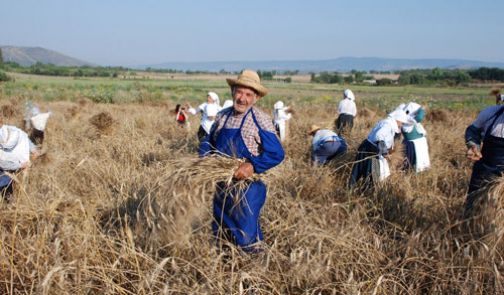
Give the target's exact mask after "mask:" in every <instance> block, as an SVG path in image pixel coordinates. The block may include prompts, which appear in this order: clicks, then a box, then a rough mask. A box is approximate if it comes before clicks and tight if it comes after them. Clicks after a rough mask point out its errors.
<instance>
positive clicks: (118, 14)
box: [0, 0, 504, 65]
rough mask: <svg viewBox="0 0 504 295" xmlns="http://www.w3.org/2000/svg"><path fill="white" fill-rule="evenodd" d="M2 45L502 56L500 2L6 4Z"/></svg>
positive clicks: (195, 55)
mask: <svg viewBox="0 0 504 295" xmlns="http://www.w3.org/2000/svg"><path fill="white" fill-rule="evenodd" d="M0 45H18V46H42V47H46V48H49V49H53V50H56V51H59V52H61V53H64V54H67V55H70V56H73V57H77V58H80V59H83V60H86V61H89V62H92V63H96V64H102V65H118V64H123V65H137V64H151V63H161V62H177V61H237V60H292V59H303V60H307V59H308V60H311V59H327V58H337V57H342V56H355V57H369V56H372V57H398V58H462V59H475V60H481V61H495V62H504V1H502V0H479V1H474V0H402V1H400V0H381V1H378V0H365V1H351V0H346V1H337V0H333V1H330V0H327V1H317V0H311V1H308V0H306V1H284V0H277V1H275V0H268V1H266V0H264V1H263V0H253V1H219V0H214V1H211V0H207V1H203V0H195V1H191V0H186V1H183V0H179V1H170V0H164V1H162V0H143V1H140V0H138V1H133V0H121V1H119V0H82V1H76V0H30V1H25V0H0Z"/></svg>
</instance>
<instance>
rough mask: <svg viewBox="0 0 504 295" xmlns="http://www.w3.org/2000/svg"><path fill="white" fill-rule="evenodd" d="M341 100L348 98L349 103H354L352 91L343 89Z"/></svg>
mask: <svg viewBox="0 0 504 295" xmlns="http://www.w3.org/2000/svg"><path fill="white" fill-rule="evenodd" d="M343 98H348V99H350V100H351V101H355V96H354V94H353V92H352V90H350V89H345V91H344V92H343Z"/></svg>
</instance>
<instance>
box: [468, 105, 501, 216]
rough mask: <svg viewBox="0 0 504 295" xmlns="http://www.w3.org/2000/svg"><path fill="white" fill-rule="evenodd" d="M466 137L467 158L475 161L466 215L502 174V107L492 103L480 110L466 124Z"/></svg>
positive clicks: (471, 213) (471, 211)
mask: <svg viewBox="0 0 504 295" xmlns="http://www.w3.org/2000/svg"><path fill="white" fill-rule="evenodd" d="M465 140H466V144H467V148H468V150H467V157H468V158H469V159H470V160H472V161H474V162H475V163H474V166H473V171H472V175H471V180H470V182H469V191H468V193H467V200H466V204H465V212H464V216H465V217H470V216H471V215H473V207H474V202H475V201H476V199H478V198H479V197H480V195H481V194H480V193H481V191H483V190H484V189H485V187H486V186H487V185H488V184H489V183H491V182H492V181H493V180H495V179H496V178H498V177H502V175H504V106H501V105H496V106H491V107H488V108H486V109H484V110H483V111H481V113H480V114H479V115H478V117H477V118H476V120H475V121H474V122H473V123H472V124H471V125H469V127H467V129H466V132H465ZM482 143H483V147H482V148H480V147H481V144H482Z"/></svg>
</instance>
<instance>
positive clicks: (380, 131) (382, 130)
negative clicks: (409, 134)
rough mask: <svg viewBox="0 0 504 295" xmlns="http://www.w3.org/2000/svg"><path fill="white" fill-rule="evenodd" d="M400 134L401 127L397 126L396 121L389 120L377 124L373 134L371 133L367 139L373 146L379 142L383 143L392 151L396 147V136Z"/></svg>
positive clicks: (372, 131)
mask: <svg viewBox="0 0 504 295" xmlns="http://www.w3.org/2000/svg"><path fill="white" fill-rule="evenodd" d="M399 132H400V130H399V126H397V122H396V120H394V119H392V118H387V119H384V120H381V121H380V122H378V124H376V126H375V127H374V128H373V130H371V133H369V135H368V137H367V139H368V140H369V141H370V142H372V143H373V144H376V143H377V142H378V141H383V142H385V145H386V146H387V149H391V148H392V147H394V136H395V134H396V133H399Z"/></svg>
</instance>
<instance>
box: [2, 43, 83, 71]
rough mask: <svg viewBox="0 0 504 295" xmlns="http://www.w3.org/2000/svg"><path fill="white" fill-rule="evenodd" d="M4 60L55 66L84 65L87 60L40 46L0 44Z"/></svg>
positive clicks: (23, 64)
mask: <svg viewBox="0 0 504 295" xmlns="http://www.w3.org/2000/svg"><path fill="white" fill-rule="evenodd" d="M0 49H1V50H2V55H3V59H4V61H6V62H8V61H12V62H16V63H18V64H20V65H22V66H31V65H33V64H35V63H37V62H40V63H43V64H53V65H56V66H85V65H89V66H91V65H93V64H91V63H89V62H86V61H83V60H80V59H77V58H73V57H70V56H68V55H64V54H62V53H59V52H57V51H54V50H49V49H46V48H42V47H18V46H0Z"/></svg>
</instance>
